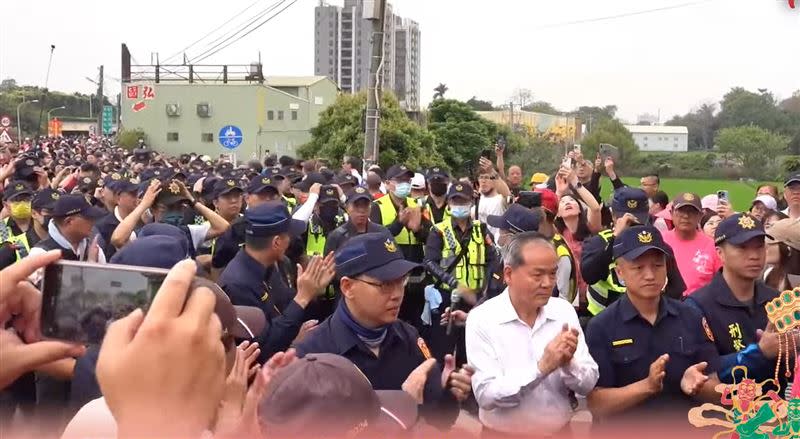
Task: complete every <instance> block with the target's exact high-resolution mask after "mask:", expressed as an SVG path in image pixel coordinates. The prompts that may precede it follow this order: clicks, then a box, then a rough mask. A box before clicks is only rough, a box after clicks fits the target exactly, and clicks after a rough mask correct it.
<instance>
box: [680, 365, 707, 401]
mask: <svg viewBox="0 0 800 439" xmlns="http://www.w3.org/2000/svg"><path fill="white" fill-rule="evenodd" d="M706 367H708V363H706V362H705V361H703V362H701V363H697V364H695V365H693V366H689V368H687V369H686V371H685V372H683V378H681V390H682V391H683V393H685V394H687V395H689V396H694V395H697V392H699V391H700V389H702V388H703V385H704V384H705V383H706V381H708V375H706V373H705V372H706Z"/></svg>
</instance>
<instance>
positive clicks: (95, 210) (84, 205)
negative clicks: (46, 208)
mask: <svg viewBox="0 0 800 439" xmlns="http://www.w3.org/2000/svg"><path fill="white" fill-rule="evenodd" d="M107 213H108V212H106V210H105V209H100V208H99V207H94V206H92V205H91V204H90V203H89V202H88V201H86V197H84V196H83V195H80V194H75V195H62V196H60V197H58V200H57V201H56V202H55V204H54V205H53V213H52V216H53V217H54V218H63V217H67V216H72V215H81V216H85V217H86V218H90V219H100V218H102V217H104V216H105V215H106V214H107Z"/></svg>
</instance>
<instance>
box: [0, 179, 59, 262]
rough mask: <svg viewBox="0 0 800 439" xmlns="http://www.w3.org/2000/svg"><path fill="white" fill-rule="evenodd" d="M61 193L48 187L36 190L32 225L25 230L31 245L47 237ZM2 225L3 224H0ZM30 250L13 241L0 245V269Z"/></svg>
mask: <svg viewBox="0 0 800 439" xmlns="http://www.w3.org/2000/svg"><path fill="white" fill-rule="evenodd" d="M60 196H61V193H60V192H58V191H55V190H53V189H50V188H47V189H42V190H40V191H38V192H36V193H35V194H34V195H33V201H31V220H32V221H31V227H30V228H29V229H28V231H27V232H25V240H26V242H27V244H28V245H29V246H35V245H36V244H37V243H38V242H39V241H41V240H43V239H47V238H48V237H49V236H50V235H49V234H48V233H47V226H48V225H49V223H50V215H51V213H52V211H53V206H54V205H55V202H56V200H58V198H59V197H60ZM0 227H2V226H0ZM29 252H30V250H29V247H28V248H26V247H25V246H24V245H21V244H16V243H12V242H5V243H3V244H2V245H0V269H2V268H5V267H8V266H9V265H11V264H13V263H15V262H17V261H19V260H20V259H22V258H24V257H25V256H27V255H28V253H29Z"/></svg>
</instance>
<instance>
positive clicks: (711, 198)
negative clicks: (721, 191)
mask: <svg viewBox="0 0 800 439" xmlns="http://www.w3.org/2000/svg"><path fill="white" fill-rule="evenodd" d="M718 204H719V197H717V194H711V195H706V196H705V197H703V198H702V199H701V200H700V205H701V206H703V209H710V210H717V205H718Z"/></svg>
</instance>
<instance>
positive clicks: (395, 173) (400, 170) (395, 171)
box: [386, 165, 414, 180]
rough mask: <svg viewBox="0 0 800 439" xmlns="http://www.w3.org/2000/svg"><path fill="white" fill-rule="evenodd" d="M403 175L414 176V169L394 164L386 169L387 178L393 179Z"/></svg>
mask: <svg viewBox="0 0 800 439" xmlns="http://www.w3.org/2000/svg"><path fill="white" fill-rule="evenodd" d="M404 176H407V177H408V178H412V177H414V171H412V170H410V169H408V168H407V167H406V166H405V165H394V166H392V167H391V168H389V170H388V171H386V179H387V180H394V179H396V178H400V177H404Z"/></svg>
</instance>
